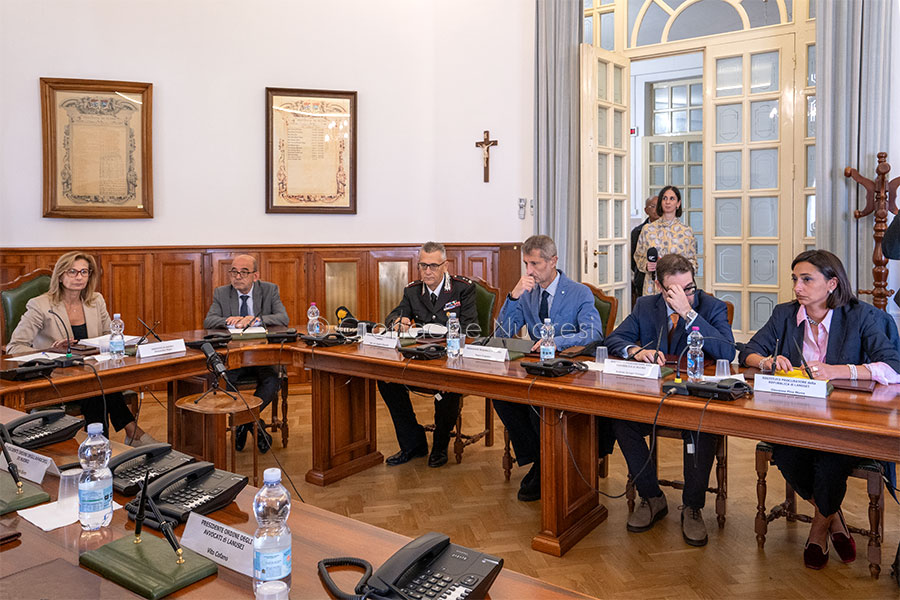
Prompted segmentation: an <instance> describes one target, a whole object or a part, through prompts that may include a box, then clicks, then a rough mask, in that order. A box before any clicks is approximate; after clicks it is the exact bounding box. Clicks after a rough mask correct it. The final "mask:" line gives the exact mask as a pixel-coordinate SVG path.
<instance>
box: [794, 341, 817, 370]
mask: <svg viewBox="0 0 900 600" xmlns="http://www.w3.org/2000/svg"><path fill="white" fill-rule="evenodd" d="M794 348H796V349H797V352H798V353H799V354H800V364H802V365H803V369H804V370H805V371H806V375H807V376H808V377H809V378H810V379H815V377H813V374H812V371H811V370H810V369H809V364H808V363H807V362H806V359H805V358H804V357H803V351H802V350H801V349H800V345H799V344H797V340H794Z"/></svg>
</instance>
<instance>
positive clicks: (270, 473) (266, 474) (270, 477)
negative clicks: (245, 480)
mask: <svg viewBox="0 0 900 600" xmlns="http://www.w3.org/2000/svg"><path fill="white" fill-rule="evenodd" d="M263 481H264V482H265V483H281V469H276V468H271V469H266V470H265V471H263Z"/></svg>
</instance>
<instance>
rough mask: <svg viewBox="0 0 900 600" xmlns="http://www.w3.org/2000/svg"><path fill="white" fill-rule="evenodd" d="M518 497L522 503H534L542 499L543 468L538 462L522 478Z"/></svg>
mask: <svg viewBox="0 0 900 600" xmlns="http://www.w3.org/2000/svg"><path fill="white" fill-rule="evenodd" d="M516 497H517V498H518V499H519V500H521V501H522V502H534V501H535V500H540V499H541V466H540V464H538V463H537V462H536V463H534V465H532V467H531V469H530V470H529V471H528V473H526V474H525V477H523V478H522V483H521V484H520V485H519V493H518V494H516Z"/></svg>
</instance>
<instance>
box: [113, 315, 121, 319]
mask: <svg viewBox="0 0 900 600" xmlns="http://www.w3.org/2000/svg"><path fill="white" fill-rule="evenodd" d="M121 317H122V315H120V314H119V313H113V320H116V319H119V318H121Z"/></svg>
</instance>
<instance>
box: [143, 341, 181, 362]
mask: <svg viewBox="0 0 900 600" xmlns="http://www.w3.org/2000/svg"><path fill="white" fill-rule="evenodd" d="M184 351H185V347H184V340H183V339H178V340H166V341H164V342H155V343H153V344H141V345H140V346H138V347H137V357H138V358H148V357H151V356H162V355H164V354H175V353H176V352H184Z"/></svg>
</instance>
